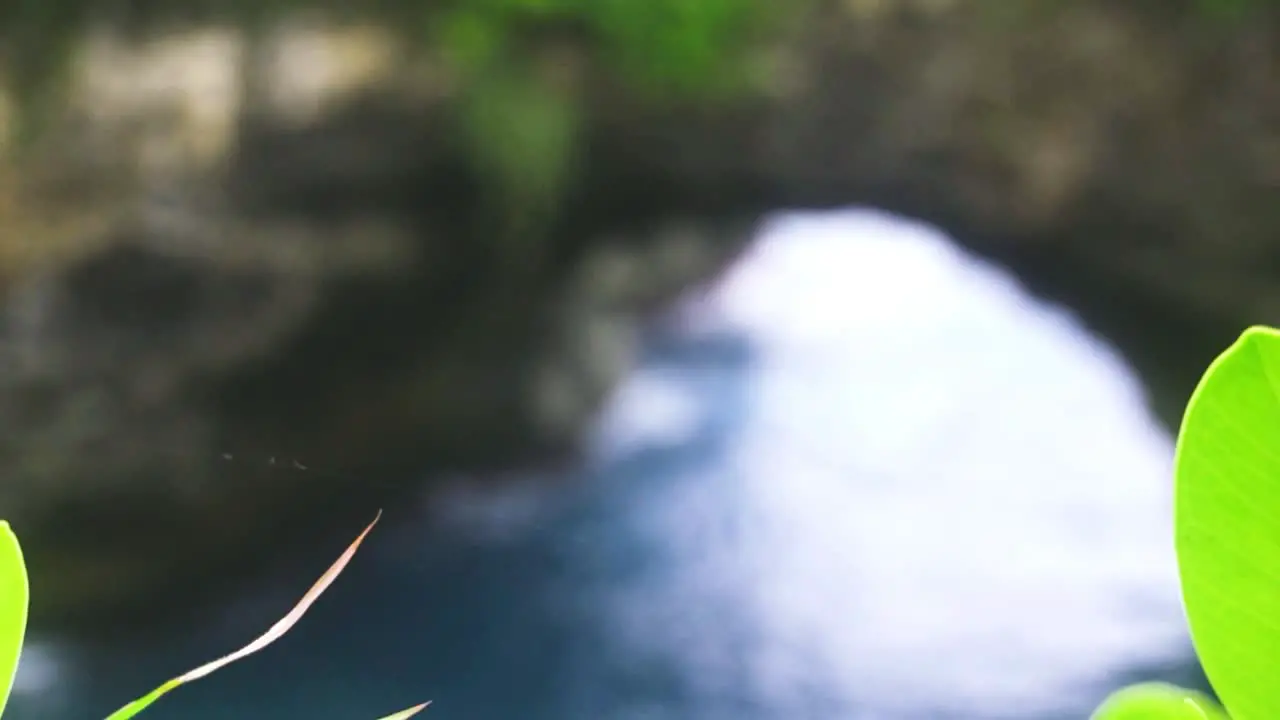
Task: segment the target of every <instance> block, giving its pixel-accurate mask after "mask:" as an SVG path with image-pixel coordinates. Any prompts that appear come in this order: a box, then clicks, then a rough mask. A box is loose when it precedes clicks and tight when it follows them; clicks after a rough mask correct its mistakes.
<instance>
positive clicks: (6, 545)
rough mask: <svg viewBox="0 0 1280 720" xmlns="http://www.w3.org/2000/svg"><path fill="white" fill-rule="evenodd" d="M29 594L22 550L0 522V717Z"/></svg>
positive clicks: (19, 651) (22, 634)
mask: <svg viewBox="0 0 1280 720" xmlns="http://www.w3.org/2000/svg"><path fill="white" fill-rule="evenodd" d="M30 604H31V590H30V587H29V585H28V583H27V565H26V563H25V562H24V561H23V559H22V546H21V545H20V544H19V543H18V536H17V535H14V534H13V529H12V528H10V527H9V523H7V522H5V521H3V520H0V715H3V714H4V707H5V705H6V704H7V703H8V701H9V691H10V690H12V689H13V678H14V676H15V675H16V674H17V672H18V657H19V656H20V655H21V654H22V642H23V638H24V637H25V635H26V633H27V610H28V608H29V606H30Z"/></svg>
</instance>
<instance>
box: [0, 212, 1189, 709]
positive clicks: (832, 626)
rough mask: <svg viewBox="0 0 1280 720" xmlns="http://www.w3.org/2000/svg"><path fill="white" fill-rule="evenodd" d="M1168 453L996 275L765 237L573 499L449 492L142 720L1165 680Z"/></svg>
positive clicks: (184, 654) (254, 613)
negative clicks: (244, 652)
mask: <svg viewBox="0 0 1280 720" xmlns="http://www.w3.org/2000/svg"><path fill="white" fill-rule="evenodd" d="M1170 455H1171V448H1170V441H1169V439H1168V438H1167V437H1166V435H1165V434H1164V433H1162V432H1161V431H1160V430H1159V429H1158V428H1157V427H1155V426H1154V424H1153V423H1152V421H1151V420H1150V419H1149V418H1148V416H1147V413H1146V412H1145V410H1144V408H1143V405H1142V398H1141V395H1140V392H1139V390H1138V388H1137V387H1136V385H1135V383H1134V380H1133V378H1132V377H1131V376H1130V374H1129V372H1128V371H1127V370H1126V368H1125V367H1124V366H1123V365H1122V363H1121V362H1120V361H1119V359H1118V358H1117V357H1116V356H1115V354H1114V353H1113V352H1111V351H1110V350H1109V349H1108V348H1106V347H1104V346H1102V345H1100V344H1099V343H1098V342H1096V341H1095V340H1094V339H1092V338H1091V337H1090V336H1088V335H1087V334H1086V333H1085V332H1083V331H1082V330H1081V329H1080V327H1079V326H1078V324H1077V323H1076V322H1075V321H1074V320H1073V319H1072V318H1071V317H1070V316H1069V315H1068V314H1066V313H1064V312H1062V311H1060V310H1055V309H1053V308H1049V307H1046V306H1044V305H1042V304H1039V303H1035V302H1032V301H1030V300H1029V299H1028V298H1027V296H1026V294H1025V293H1024V292H1023V291H1022V290H1021V289H1020V288H1019V287H1018V286H1017V285H1016V284H1015V283H1014V282H1013V281H1011V279H1010V278H1009V277H1008V276H1007V275H1005V274H1004V273H1002V272H999V271H997V270H995V269H992V268H990V267H988V266H986V265H984V264H982V263H979V262H977V261H974V260H972V259H970V258H968V257H966V256H964V255H963V254H961V253H960V252H959V251H957V250H956V249H955V248H954V247H953V246H952V245H951V244H950V243H948V242H947V241H946V240H945V239H944V238H942V237H941V236H939V235H938V234H937V233H935V232H933V231H931V230H929V229H927V228H924V227H921V226H916V225H908V224H903V223H901V222H897V221H892V220H890V219H888V218H886V217H884V216H880V215H876V214H871V213H861V212H856V213H854V212H851V213H841V214H833V215H825V216H787V217H783V218H779V219H777V220H775V221H774V222H772V223H770V224H769V225H768V227H767V228H766V231H765V232H764V233H763V235H762V238H761V239H760V241H759V243H758V244H757V246H756V247H755V248H754V250H753V251H752V252H751V253H749V254H748V256H747V257H746V258H744V259H743V260H742V262H741V263H740V265H739V266H738V267H737V268H736V269H735V270H734V271H733V272H731V273H729V275H728V276H727V277H726V278H724V279H723V280H722V281H721V282H720V283H719V284H718V285H717V286H716V287H714V288H711V289H710V290H709V291H707V292H705V293H703V294H701V295H700V296H698V297H695V298H691V299H690V300H689V302H688V303H687V304H686V305H685V306H684V307H681V308H679V309H678V310H677V311H676V312H675V313H673V315H672V317H671V318H670V319H669V321H668V322H665V323H664V324H663V325H662V327H661V328H658V329H657V330H655V332H654V334H653V337H652V338H650V341H649V342H648V344H647V347H646V355H645V358H644V362H643V364H642V366H641V367H640V368H639V369H638V370H637V371H636V372H635V373H634V374H633V375H632V376H631V377H630V379H629V380H628V381H627V382H626V383H625V384H624V386H623V387H621V388H620V389H619V390H618V392H617V395H616V397H615V399H614V402H613V403H612V404H611V406H610V407H609V408H608V410H607V411H606V412H605V413H604V415H603V417H602V418H601V420H600V422H599V424H598V427H597V428H596V432H595V435H594V439H593V444H592V451H591V453H590V457H589V459H588V461H587V463H586V466H585V467H584V468H583V469H582V470H581V475H582V477H580V478H578V479H576V481H571V482H568V483H561V484H562V485H566V486H570V487H573V488H574V489H573V490H569V491H564V492H562V493H559V494H551V493H549V492H547V491H543V490H539V491H537V492H531V491H530V490H528V489H527V488H526V489H515V490H512V491H510V492H505V493H500V494H495V495H484V496H478V495H476V494H475V493H473V492H468V491H467V490H466V489H465V487H466V486H465V485H460V486H459V490H458V492H456V493H453V494H452V495H451V496H450V500H449V502H448V503H446V504H444V505H443V506H438V507H437V508H436V511H435V512H434V513H424V515H423V522H422V523H421V526H415V527H400V528H386V529H384V530H383V531H380V533H381V534H380V535H379V534H375V536H374V537H373V538H371V540H370V542H369V544H367V545H366V547H365V549H364V550H363V551H362V555H361V556H360V558H359V561H358V562H356V563H355V564H354V565H353V566H352V567H351V569H350V570H349V571H348V574H347V575H345V576H344V578H343V579H342V581H340V582H339V583H338V584H337V585H336V586H335V587H334V589H333V590H331V592H330V594H329V595H328V596H327V597H326V598H324V599H323V600H322V601H321V602H320V603H319V604H318V605H317V606H316V608H315V610H314V611H313V615H312V616H309V617H308V618H307V619H306V620H305V621H304V622H303V623H301V624H300V625H299V626H298V627H297V628H296V629H295V630H294V632H293V634H292V635H290V636H288V637H286V638H285V639H284V640H283V641H281V643H280V644H279V645H278V646H275V647H272V648H271V649H269V650H267V651H266V652H264V653H263V654H262V655H260V656H257V657H255V658H253V659H250V660H248V661H246V662H245V663H244V664H243V665H241V666H237V667H232V668H230V669H228V670H227V671H225V672H224V674H221V675H219V676H215V677H213V678H211V679H209V680H205V681H201V682H200V683H198V684H196V685H193V686H191V687H189V688H183V689H181V690H179V691H178V692H176V693H175V694H174V695H173V696H172V698H166V699H165V700H164V701H162V704H161V706H159V707H157V709H156V710H155V714H154V715H153V717H154V718H156V720H163V718H166V717H168V718H183V719H184V720H210V719H212V718H257V717H263V718H265V717H272V718H304V717H305V718H330V717H331V718H335V719H337V718H361V717H374V716H376V715H377V714H378V713H380V712H381V713H385V712H389V711H391V710H394V709H397V708H398V707H402V706H405V705H408V704H411V703H412V702H415V701H417V700H418V699H420V698H423V697H427V698H432V699H434V700H435V701H436V704H435V706H434V707H433V709H432V710H430V711H429V713H428V716H429V717H440V718H451V719H456V718H466V719H468V720H509V719H510V718H528V719H531V720H598V719H599V718H602V717H606V718H611V719H613V718H618V719H622V720H626V719H629V718H645V719H647V720H668V719H670V720H676V719H689V720H729V719H730V718H732V719H733V720H784V719H785V720H805V719H808V718H812V719H813V720H829V719H831V718H837V717H839V718H877V719H879V718H883V719H887V720H892V719H895V718H902V719H912V720H914V719H917V718H921V719H923V718H973V719H977V718H1006V717H1007V718H1013V717H1017V718H1059V717H1063V718H1067V717H1084V716H1085V715H1086V714H1087V712H1088V709H1089V707H1090V706H1091V705H1092V703H1094V702H1096V701H1097V700H1098V699H1099V698H1100V696H1101V695H1102V694H1103V693H1105V692H1106V690H1107V689H1109V688H1111V687H1113V686H1115V685H1116V684H1118V683H1120V682H1122V681H1125V680H1130V679H1133V678H1134V677H1140V676H1143V675H1144V674H1145V675H1150V674H1152V673H1156V672H1158V671H1160V669H1162V668H1177V667H1188V666H1190V660H1189V657H1190V651H1189V646H1188V643H1187V640H1186V637H1185V630H1184V628H1183V620H1182V614H1181V610H1180V606H1179V603H1178V595H1177V590H1176V578H1175V573H1174V567H1173V559H1172V554H1171V548H1170V527H1169V517H1168V516H1169V506H1170V488H1169V479H1168V478H1169V463H1170ZM547 485H552V486H554V485H555V483H539V484H538V487H545V486H547ZM441 507H443V508H444V509H445V512H446V513H447V514H448V516H449V522H442V521H441V519H440V518H439V517H438V515H439V512H440V508H441ZM340 543H341V540H339V541H338V545H340ZM296 591H297V589H294V588H286V587H272V588H267V589H264V590H263V592H262V593H261V594H260V595H258V596H255V597H251V598H249V599H248V600H247V603H248V605H247V607H249V608H250V611H247V612H245V611H242V610H236V611H229V612H228V615H227V617H226V618H223V619H222V620H221V621H220V622H219V623H217V624H215V625H213V626H212V627H214V628H215V629H213V630H208V631H203V632H197V633H193V634H192V635H191V636H190V637H185V638H182V639H176V640H174V641H173V642H172V643H171V644H169V645H166V646H164V647H155V646H148V647H122V648H119V649H118V652H116V653H114V654H113V657H112V658H110V659H108V658H105V657H102V658H95V657H81V658H79V659H78V660H77V661H76V662H74V663H69V664H66V666H65V667H63V668H62V671H61V672H60V674H59V675H58V677H59V678H60V679H61V680H62V682H63V684H62V686H61V687H62V691H61V692H58V693H49V692H47V691H44V690H42V689H40V688H39V687H38V683H39V680H38V677H37V676H39V672H40V671H38V670H30V671H28V670H24V672H27V678H28V680H27V681H28V682H30V683H36V684H34V685H30V686H29V688H28V691H27V692H25V693H24V694H22V695H21V696H20V697H19V698H18V701H19V705H18V706H17V708H15V710H16V713H17V714H16V717H17V718H18V720H23V719H24V718H32V719H33V720H34V719H37V718H38V719H41V720H46V719H47V720H62V719H63V718H65V719H66V720H71V719H72V718H86V717H101V716H102V715H104V714H105V711H108V710H110V709H112V707H114V706H115V705H117V704H119V702H122V701H124V700H126V699H128V696H129V695H130V693H132V692H133V691H134V690H137V691H141V690H144V689H146V687H148V686H149V685H150V684H154V683H155V682H159V681H160V680H163V679H164V678H165V677H167V676H169V675H171V674H173V672H174V671H177V670H180V669H182V668H183V667H185V666H186V665H190V664H194V663H196V662H199V661H201V660H204V659H207V657H209V656H211V655H214V654H220V653H221V652H225V651H226V650H227V649H229V648H230V646H232V645H234V644H235V643H236V642H237V641H239V640H241V639H248V638H250V637H252V636H253V635H255V634H256V633H257V632H259V631H260V630H261V629H262V627H261V626H262V624H263V622H264V618H265V617H266V613H265V612H263V611H261V606H263V605H266V604H273V606H274V607H280V606H283V605H285V604H287V602H288V598H289V596H290V595H291V594H294V593H296ZM254 608H257V610H254ZM45 672H46V677H47V673H49V672H53V670H51V669H49V668H46V671H45Z"/></svg>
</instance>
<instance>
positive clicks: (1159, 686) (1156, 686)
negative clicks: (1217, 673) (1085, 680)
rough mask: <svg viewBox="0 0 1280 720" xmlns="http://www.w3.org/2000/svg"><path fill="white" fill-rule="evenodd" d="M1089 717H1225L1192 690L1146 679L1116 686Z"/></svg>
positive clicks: (1218, 719)
mask: <svg viewBox="0 0 1280 720" xmlns="http://www.w3.org/2000/svg"><path fill="white" fill-rule="evenodd" d="M1089 720H1228V718H1227V714H1226V713H1225V712H1223V710H1222V708H1221V707H1219V705H1218V704H1217V703H1215V702H1214V701H1213V700H1212V699H1211V698H1209V697H1208V696H1207V695H1205V694H1204V693H1199V692H1196V691H1195V690H1187V689H1185V688H1180V687H1178V686H1176V685H1170V684H1168V683H1160V682H1150V683H1140V684H1137V685H1130V686H1129V687H1126V688H1123V689H1120V690H1117V691H1116V692H1114V693H1112V694H1111V695H1110V696H1109V697H1108V698H1107V699H1106V700H1104V701H1103V703H1102V704H1101V705H1099V706H1098V709H1097V710H1095V711H1094V713H1093V715H1091V716H1090V719H1089Z"/></svg>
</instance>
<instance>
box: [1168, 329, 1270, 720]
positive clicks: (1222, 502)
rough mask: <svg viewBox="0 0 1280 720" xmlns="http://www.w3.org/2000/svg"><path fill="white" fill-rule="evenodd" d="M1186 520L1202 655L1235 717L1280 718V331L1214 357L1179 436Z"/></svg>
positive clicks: (1191, 604)
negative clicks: (1279, 679) (1278, 674)
mask: <svg viewBox="0 0 1280 720" xmlns="http://www.w3.org/2000/svg"><path fill="white" fill-rule="evenodd" d="M1174 473H1175V479H1176V490H1175V501H1174V521H1175V526H1176V545H1177V552H1178V567H1179V573H1180V575H1181V580H1182V595H1183V602H1184V604H1185V605H1186V611H1187V621H1188V623H1189V624H1190V627H1191V637H1192V640H1193V641H1194V643H1195V647H1196V652H1197V654H1198V655H1199V657H1200V661H1201V663H1202V664H1203V665H1204V669H1205V673H1206V674H1207V675H1208V677H1209V681H1210V682H1211V683H1212V684H1213V688H1214V690H1215V692H1217V694H1218V697H1220V698H1221V699H1222V702H1223V704H1224V705H1225V706H1226V708H1227V710H1228V712H1230V714H1231V716H1232V717H1233V718H1234V719H1235V720H1271V719H1272V718H1276V717H1280V682H1277V680H1276V671H1277V667H1280V332H1278V331H1276V330H1275V329H1272V328H1264V327H1251V328H1249V329H1248V330H1246V331H1245V332H1244V334H1242V335H1241V336H1240V339H1239V340H1237V341H1236V342H1235V343H1234V344H1233V345H1232V346H1231V347H1230V348H1228V349H1227V351H1226V352H1224V353H1223V354H1222V355H1221V356H1219V357H1218V359H1217V360H1215V361H1214V362H1213V364H1212V365H1210V367H1209V369H1208V371H1206V372H1205V375H1204V377H1203V378H1202V379H1201V381H1200V385H1199V387H1197V388H1196V391H1195V393H1194V394H1193V395H1192V397H1191V402H1190V403H1189V405H1188V406H1187V412H1186V415H1185V417H1184V418H1183V422H1182V429H1181V431H1180V433H1179V435H1178V447H1177V455H1176V459H1175V466H1174Z"/></svg>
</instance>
